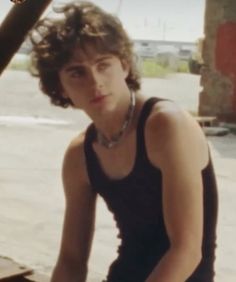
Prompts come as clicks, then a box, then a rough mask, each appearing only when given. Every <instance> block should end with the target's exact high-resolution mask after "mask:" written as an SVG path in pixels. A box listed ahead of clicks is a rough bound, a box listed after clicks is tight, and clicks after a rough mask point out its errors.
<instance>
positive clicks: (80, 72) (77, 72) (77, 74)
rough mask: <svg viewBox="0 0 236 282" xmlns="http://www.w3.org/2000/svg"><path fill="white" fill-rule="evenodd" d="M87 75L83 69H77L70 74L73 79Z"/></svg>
mask: <svg viewBox="0 0 236 282" xmlns="http://www.w3.org/2000/svg"><path fill="white" fill-rule="evenodd" d="M85 75H86V71H85V69H83V68H75V69H74V70H73V71H71V72H70V76H71V77H75V78H80V77H84V76H85Z"/></svg>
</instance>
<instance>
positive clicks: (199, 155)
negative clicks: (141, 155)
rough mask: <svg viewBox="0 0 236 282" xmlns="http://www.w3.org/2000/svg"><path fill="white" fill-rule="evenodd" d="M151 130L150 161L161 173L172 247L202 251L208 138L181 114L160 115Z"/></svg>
mask: <svg viewBox="0 0 236 282" xmlns="http://www.w3.org/2000/svg"><path fill="white" fill-rule="evenodd" d="M150 127H151V128H152V132H154V133H152V134H151V135H152V141H151V142H150V144H151V145H150V146H151V148H152V149H151V152H152V157H151V158H152V162H153V163H154V164H155V165H156V166H158V167H159V168H160V169H161V172H162V179H163V199H162V203H163V213H164V221H165V226H166V229H167V233H168V236H169V239H170V243H171V246H172V247H177V248H178V247H181V248H185V247H186V248H188V249H189V248H193V249H198V250H201V244H202V236H203V183H202V175H201V170H202V167H203V166H204V165H203V163H204V162H205V159H206V158H207V156H206V154H207V153H206V150H205V149H206V147H207V146H206V142H205V138H204V136H203V135H202V132H201V130H200V129H199V127H198V125H197V124H195V121H193V120H192V119H191V118H190V117H188V116H187V115H186V114H185V113H183V112H181V111H178V110H177V111H176V112H168V111H167V112H162V113H159V114H157V115H156V117H155V116H154V118H153V120H152V121H151V122H150Z"/></svg>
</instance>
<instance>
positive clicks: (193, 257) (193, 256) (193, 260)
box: [187, 247, 202, 271]
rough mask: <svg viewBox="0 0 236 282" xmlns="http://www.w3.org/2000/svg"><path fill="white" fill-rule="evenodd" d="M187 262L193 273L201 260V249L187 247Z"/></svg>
mask: <svg viewBox="0 0 236 282" xmlns="http://www.w3.org/2000/svg"><path fill="white" fill-rule="evenodd" d="M187 260H188V262H189V265H190V268H191V269H192V270H193V271H194V270H195V269H196V268H197V267H198V265H199V264H200V262H201V260H202V250H201V248H196V247H192V248H191V247H189V248H188V250H187Z"/></svg>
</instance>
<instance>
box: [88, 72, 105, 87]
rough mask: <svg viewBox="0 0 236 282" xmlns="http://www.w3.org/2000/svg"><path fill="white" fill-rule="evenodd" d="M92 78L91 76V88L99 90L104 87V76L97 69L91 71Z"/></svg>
mask: <svg viewBox="0 0 236 282" xmlns="http://www.w3.org/2000/svg"><path fill="white" fill-rule="evenodd" d="M90 76H91V86H93V87H94V88H98V89H100V88H102V87H103V79H102V76H101V74H100V73H99V72H98V71H97V70H96V69H92V70H91V73H90Z"/></svg>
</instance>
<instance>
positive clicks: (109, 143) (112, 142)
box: [96, 91, 136, 149]
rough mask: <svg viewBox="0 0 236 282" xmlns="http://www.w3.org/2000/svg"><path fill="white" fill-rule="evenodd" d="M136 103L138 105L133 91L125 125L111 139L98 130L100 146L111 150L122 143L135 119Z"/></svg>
mask: <svg viewBox="0 0 236 282" xmlns="http://www.w3.org/2000/svg"><path fill="white" fill-rule="evenodd" d="M135 103H136V100H135V94H134V92H133V91H131V92H130V104H129V108H128V111H127V113H126V115H125V120H124V123H123V125H122V127H121V129H120V130H119V132H118V133H116V134H114V135H113V136H112V137H111V138H107V137H106V136H105V135H104V134H103V133H102V132H101V131H99V130H98V129H96V131H97V142H98V143H99V144H100V145H102V146H103V147H106V148H107V149H111V148H113V147H114V146H116V145H117V144H118V143H120V141H121V140H122V138H123V136H124V134H125V132H126V130H127V128H128V126H129V124H130V122H131V121H132V119H133V115H134V109H135Z"/></svg>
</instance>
